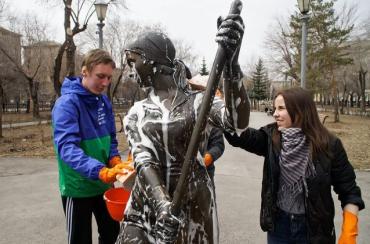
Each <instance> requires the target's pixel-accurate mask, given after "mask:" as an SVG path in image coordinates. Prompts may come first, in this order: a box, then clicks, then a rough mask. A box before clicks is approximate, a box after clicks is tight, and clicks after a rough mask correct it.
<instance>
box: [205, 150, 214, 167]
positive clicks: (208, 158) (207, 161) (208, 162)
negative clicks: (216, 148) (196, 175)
mask: <svg viewBox="0 0 370 244" xmlns="http://www.w3.org/2000/svg"><path fill="white" fill-rule="evenodd" d="M203 161H204V164H205V165H206V167H207V168H208V167H209V166H210V165H211V164H212V163H213V157H212V155H211V154H210V153H206V154H205V155H204V158H203Z"/></svg>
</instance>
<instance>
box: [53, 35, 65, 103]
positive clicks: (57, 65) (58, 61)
mask: <svg viewBox="0 0 370 244" xmlns="http://www.w3.org/2000/svg"><path fill="white" fill-rule="evenodd" d="M66 46H67V44H66V42H64V43H63V44H62V46H60V48H59V50H58V54H57V56H56V57H55V60H54V72H53V83H54V91H55V94H57V96H58V97H60V91H61V88H62V82H61V81H60V80H59V79H60V71H61V69H62V61H63V54H64V51H65V48H66Z"/></svg>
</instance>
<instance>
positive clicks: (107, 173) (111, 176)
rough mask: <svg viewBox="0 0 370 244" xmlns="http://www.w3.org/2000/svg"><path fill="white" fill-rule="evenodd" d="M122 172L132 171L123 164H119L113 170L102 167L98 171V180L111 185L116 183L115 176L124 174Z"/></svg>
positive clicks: (131, 168) (127, 165)
mask: <svg viewBox="0 0 370 244" xmlns="http://www.w3.org/2000/svg"><path fill="white" fill-rule="evenodd" d="M124 170H129V171H132V170H133V167H132V166H131V165H129V164H124V163H119V164H117V165H116V166H114V167H113V168H107V167H103V168H102V169H101V170H100V171H99V179H100V180H101V181H103V182H104V183H113V182H115V181H116V176H117V174H125V172H124ZM126 173H127V172H126Z"/></svg>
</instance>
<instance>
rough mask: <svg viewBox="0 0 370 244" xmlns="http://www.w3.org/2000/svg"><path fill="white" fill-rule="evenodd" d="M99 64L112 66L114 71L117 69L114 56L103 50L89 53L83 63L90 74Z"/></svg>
mask: <svg viewBox="0 0 370 244" xmlns="http://www.w3.org/2000/svg"><path fill="white" fill-rule="evenodd" d="M98 64H110V65H111V66H112V68H113V69H115V68H116V63H115V62H114V61H113V59H112V56H111V55H110V54H109V53H108V52H107V51H105V50H103V49H93V50H91V51H89V52H88V53H87V54H86V55H85V57H84V59H83V61H82V67H84V66H86V68H87V70H88V71H89V72H91V70H92V69H93V68H94V67H95V66H96V65H98Z"/></svg>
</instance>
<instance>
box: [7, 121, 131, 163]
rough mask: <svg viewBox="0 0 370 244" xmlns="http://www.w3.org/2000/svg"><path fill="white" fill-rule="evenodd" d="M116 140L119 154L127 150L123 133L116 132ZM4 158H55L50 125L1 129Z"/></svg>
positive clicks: (119, 128) (118, 126) (118, 128)
mask: <svg viewBox="0 0 370 244" xmlns="http://www.w3.org/2000/svg"><path fill="white" fill-rule="evenodd" d="M28 118H32V116H30V115H24V116H22V115H15V114H11V115H6V117H5V120H6V121H7V122H8V123H9V122H10V121H12V123H15V122H25V121H29V119H28ZM41 119H42V120H44V119H50V116H47V114H45V115H44V116H42V118H41ZM3 121H4V120H3ZM3 123H4V122H3ZM5 123H6V122H5ZM5 123H4V124H5ZM116 128H117V131H118V130H121V128H122V126H121V123H120V120H119V118H118V117H116ZM117 140H118V150H119V151H120V152H122V151H125V150H127V149H128V145H127V141H126V137H125V135H124V133H122V132H118V133H117ZM5 156H6V157H41V158H52V157H55V153H54V146H53V142H52V128H51V124H50V123H48V124H42V125H36V126H24V127H19V128H10V129H3V138H0V157H5Z"/></svg>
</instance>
